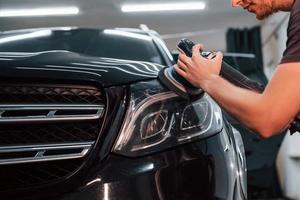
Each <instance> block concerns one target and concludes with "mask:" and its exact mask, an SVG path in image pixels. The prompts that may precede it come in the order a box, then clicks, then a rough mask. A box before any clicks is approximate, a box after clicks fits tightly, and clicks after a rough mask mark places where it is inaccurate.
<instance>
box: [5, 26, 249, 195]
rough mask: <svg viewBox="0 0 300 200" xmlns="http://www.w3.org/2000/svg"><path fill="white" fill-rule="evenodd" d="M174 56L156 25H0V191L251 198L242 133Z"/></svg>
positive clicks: (14, 193) (25, 193) (20, 193)
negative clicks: (189, 83)
mask: <svg viewBox="0 0 300 200" xmlns="http://www.w3.org/2000/svg"><path fill="white" fill-rule="evenodd" d="M172 64H174V61H173V60H172V56H171V54H170V52H169V51H168V49H167V48H166V46H165V44H164V42H163V41H162V40H161V39H160V38H159V35H158V34H157V33H155V32H154V31H151V30H139V29H83V28H51V29H34V30H21V31H9V32H3V33H1V35H0V66H1V70H0V80H1V83H0V101H1V103H0V177H1V179H0V197H1V199H62V200H71V199H72V200H74V199H95V200H100V199H103V200H108V199H109V200H112V199H122V200H126V199H130V200H135V199H138V200H140V199H143V200H147V199H179V200H184V199H193V200H194V199H204V200H209V199H226V200H227V199H228V200H229V199H230V200H231V199H246V196H247V184H246V165H245V155H244V147H243V143H242V140H241V136H240V133H239V132H238V131H237V130H236V129H234V128H233V127H232V126H231V125H230V124H229V123H228V121H227V120H226V119H225V118H224V117H223V114H222V110H221V109H220V107H219V106H218V105H217V104H216V103H215V102H214V101H213V99H212V98H211V97H209V95H207V94H203V95H202V96H200V97H198V98H195V99H192V100H190V101H186V100H184V99H181V98H180V97H178V96H177V95H176V94H175V93H173V92H172V91H169V90H168V89H167V88H165V87H164V86H163V85H162V84H161V83H160V82H159V80H158V78H157V75H158V72H159V70H161V69H162V68H163V67H164V66H169V65H172Z"/></svg>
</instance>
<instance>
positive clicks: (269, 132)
mask: <svg viewBox="0 0 300 200" xmlns="http://www.w3.org/2000/svg"><path fill="white" fill-rule="evenodd" d="M232 5H233V7H237V6H241V7H243V8H244V9H246V10H248V11H249V12H252V13H255V14H256V17H257V19H264V18H265V17H267V16H269V15H271V14H272V13H275V12H277V11H290V12H291V15H290V21H289V27H288V41H287V48H286V50H285V52H284V55H283V58H282V60H281V63H280V65H279V66H278V67H277V70H276V72H275V74H274V75H273V78H272V79H271V80H270V82H269V84H268V85H267V87H266V89H265V91H264V92H263V93H262V94H259V93H255V92H253V91H250V90H246V89H243V88H239V87H236V86H234V85H233V84H231V83H229V82H228V81H227V80H225V79H223V78H222V77H220V76H219V73H220V69H221V63H222V53H220V52H218V53H217V56H216V57H214V58H211V57H210V58H209V59H206V58H203V57H202V56H201V55H200V54H199V50H200V49H202V48H203V46H202V45H201V44H198V45H195V46H194V48H193V57H192V58H189V57H187V56H185V55H184V54H182V53H180V55H179V60H178V63H177V66H176V71H177V73H178V74H180V75H181V76H183V77H184V78H186V79H187V80H188V81H189V82H190V83H192V84H193V85H194V86H196V87H199V88H202V89H203V90H204V91H206V92H207V93H208V94H209V95H210V96H211V97H213V98H214V99H215V100H216V101H217V102H218V103H219V105H220V106H221V107H223V108H224V109H225V110H226V111H228V112H229V113H230V114H232V115H233V116H234V117H235V118H237V119H238V120H239V121H240V122H241V123H243V124H244V125H245V126H247V127H248V128H250V129H252V130H253V131H255V132H257V133H258V134H259V135H261V136H262V137H264V138H267V137H271V136H273V135H275V134H276V133H280V132H281V131H282V130H284V129H286V128H287V127H288V126H289V124H290V123H291V122H292V121H293V119H294V118H295V117H296V116H297V115H298V114H299V113H300V0H232Z"/></svg>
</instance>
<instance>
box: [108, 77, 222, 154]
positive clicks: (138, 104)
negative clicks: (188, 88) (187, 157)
mask: <svg viewBox="0 0 300 200" xmlns="http://www.w3.org/2000/svg"><path fill="white" fill-rule="evenodd" d="M222 127H223V121H222V114H221V109H220V107H219V106H218V105H217V104H216V103H215V102H214V101H213V100H212V98H210V97H209V96H208V95H207V94H204V95H203V96H202V97H201V98H199V99H197V100H194V101H186V100H184V99H182V98H180V97H179V96H177V95H176V94H175V93H174V92H171V91H169V90H167V89H165V88H164V87H162V86H161V85H160V83H159V82H158V81H157V80H153V81H147V82H139V83H136V84H133V85H131V86H130V103H129V107H128V109H127V113H126V116H125V119H124V123H123V126H122V128H121V132H120V133H119V136H118V138H117V141H116V143H115V145H114V147H113V151H114V152H116V153H119V154H122V155H126V156H141V155H145V154H149V153H153V152H157V151H161V150H164V149H166V148H170V147H174V146H176V145H179V144H183V143H187V142H190V141H194V140H196V139H200V138H204V137H209V136H211V135H213V134H216V133H218V132H220V131H221V130H222Z"/></svg>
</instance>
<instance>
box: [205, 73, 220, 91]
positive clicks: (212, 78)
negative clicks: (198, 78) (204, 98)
mask: <svg viewBox="0 0 300 200" xmlns="http://www.w3.org/2000/svg"><path fill="white" fill-rule="evenodd" d="M220 78H221V77H220V76H219V75H216V74H211V75H209V76H208V77H207V78H206V79H205V80H203V81H202V82H201V83H200V87H201V88H202V89H203V90H204V91H205V92H207V93H210V91H211V90H212V89H213V84H216V82H217V81H218V79H220Z"/></svg>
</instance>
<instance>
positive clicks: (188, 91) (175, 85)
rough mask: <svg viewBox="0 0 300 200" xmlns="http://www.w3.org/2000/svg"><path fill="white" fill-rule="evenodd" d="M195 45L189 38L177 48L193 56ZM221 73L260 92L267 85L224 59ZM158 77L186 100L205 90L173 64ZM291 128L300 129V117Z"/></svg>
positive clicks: (203, 53)
mask: <svg viewBox="0 0 300 200" xmlns="http://www.w3.org/2000/svg"><path fill="white" fill-rule="evenodd" d="M194 45H195V44H194V43H193V42H192V41H190V40H188V39H181V40H180V42H179V43H178V44H177V48H178V50H179V51H180V52H183V53H185V55H186V56H188V57H192V54H193V51H192V50H193V46H194ZM200 54H201V55H202V56H203V57H205V58H206V57H208V56H209V55H211V54H212V57H213V56H214V53H213V52H204V51H201V50H200ZM220 75H221V76H222V77H223V78H225V79H226V80H228V81H229V82H231V83H232V84H234V85H236V86H238V87H242V88H246V89H249V90H253V91H257V92H259V93H262V92H263V91H264V89H265V85H262V84H260V83H258V82H256V81H253V80H251V79H249V78H248V77H246V76H245V75H243V74H242V73H240V72H239V71H237V70H236V69H234V68H233V67H231V66H230V65H229V64H227V63H226V62H224V61H223V62H222V67H221V71H220ZM158 77H159V80H160V81H161V82H162V83H163V84H164V85H165V86H166V87H167V88H168V89H170V90H171V91H173V92H175V93H176V94H178V95H179V96H180V97H182V98H185V99H186V100H189V99H191V98H195V97H198V96H200V95H202V94H203V93H204V91H203V90H202V89H201V88H196V87H194V86H193V85H192V84H190V83H189V82H188V81H187V80H186V79H185V78H183V77H182V76H180V75H179V74H177V72H176V71H175V68H174V67H173V66H171V67H166V68H164V69H162V70H161V71H160V72H159V76H158ZM289 130H290V132H291V134H293V133H295V132H297V131H300V119H295V120H294V121H293V122H292V123H291V127H290V128H289Z"/></svg>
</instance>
